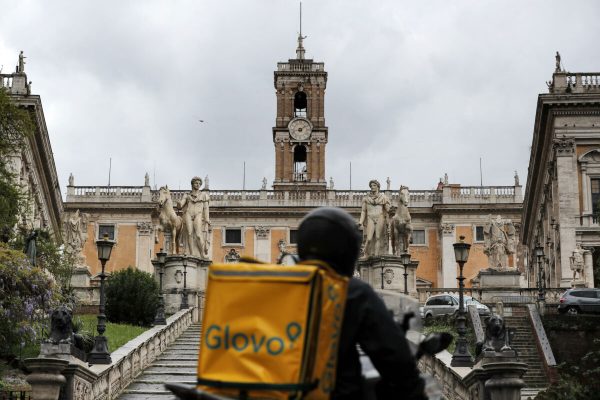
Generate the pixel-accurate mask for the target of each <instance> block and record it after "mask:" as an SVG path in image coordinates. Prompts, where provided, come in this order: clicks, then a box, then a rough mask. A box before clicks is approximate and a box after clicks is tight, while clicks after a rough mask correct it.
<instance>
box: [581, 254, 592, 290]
mask: <svg viewBox="0 0 600 400" xmlns="http://www.w3.org/2000/svg"><path fill="white" fill-rule="evenodd" d="M592 251H593V248H592V249H591V250H590V249H587V248H586V249H585V252H584V253H583V279H584V280H585V286H586V287H589V288H592V287H594V257H593V255H592Z"/></svg>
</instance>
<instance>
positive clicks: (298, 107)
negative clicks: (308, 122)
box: [294, 91, 307, 117]
mask: <svg viewBox="0 0 600 400" xmlns="http://www.w3.org/2000/svg"><path fill="white" fill-rule="evenodd" d="M306 106H307V101H306V93H304V92H303V91H298V92H296V94H295V95H294V117H306Z"/></svg>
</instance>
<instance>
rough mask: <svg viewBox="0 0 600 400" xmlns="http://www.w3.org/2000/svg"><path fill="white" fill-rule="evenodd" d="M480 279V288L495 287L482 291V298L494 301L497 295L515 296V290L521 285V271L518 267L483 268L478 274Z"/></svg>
mask: <svg viewBox="0 0 600 400" xmlns="http://www.w3.org/2000/svg"><path fill="white" fill-rule="evenodd" d="M477 279H478V280H479V288H481V289H493V290H491V291H490V290H487V291H483V292H482V298H481V300H482V301H484V302H486V301H494V299H493V297H496V296H514V293H515V290H518V289H519V288H520V287H521V283H520V280H521V273H520V272H519V271H517V270H516V269H510V270H497V269H492V268H488V269H482V270H481V271H479V273H478V274H477Z"/></svg>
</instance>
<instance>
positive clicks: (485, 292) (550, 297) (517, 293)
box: [417, 288, 567, 304]
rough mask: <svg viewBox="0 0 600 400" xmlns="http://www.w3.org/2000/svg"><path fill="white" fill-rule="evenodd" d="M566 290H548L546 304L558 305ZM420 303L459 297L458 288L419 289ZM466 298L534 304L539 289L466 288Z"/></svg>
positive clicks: (490, 301)
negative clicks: (444, 296)
mask: <svg viewBox="0 0 600 400" xmlns="http://www.w3.org/2000/svg"><path fill="white" fill-rule="evenodd" d="M565 290H567V289H566V288H546V303H547V304H558V303H559V299H560V296H562V294H563V293H564V292H565ZM417 291H418V292H419V303H421V304H424V303H425V302H426V301H427V299H428V298H429V297H430V296H433V295H436V294H444V293H448V294H453V295H456V296H458V288H419V289H417ZM464 294H465V296H471V297H473V298H474V299H475V300H477V301H480V302H482V303H487V304H495V303H496V302H498V301H502V302H503V303H505V304H534V303H535V302H536V299H537V295H538V289H537V288H516V289H506V288H465V291H464Z"/></svg>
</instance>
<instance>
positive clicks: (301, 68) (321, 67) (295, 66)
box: [277, 62, 325, 72]
mask: <svg viewBox="0 0 600 400" xmlns="http://www.w3.org/2000/svg"><path fill="white" fill-rule="evenodd" d="M277 71H278V72H325V63H322V62H318V63H315V62H313V63H286V62H278V63H277Z"/></svg>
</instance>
